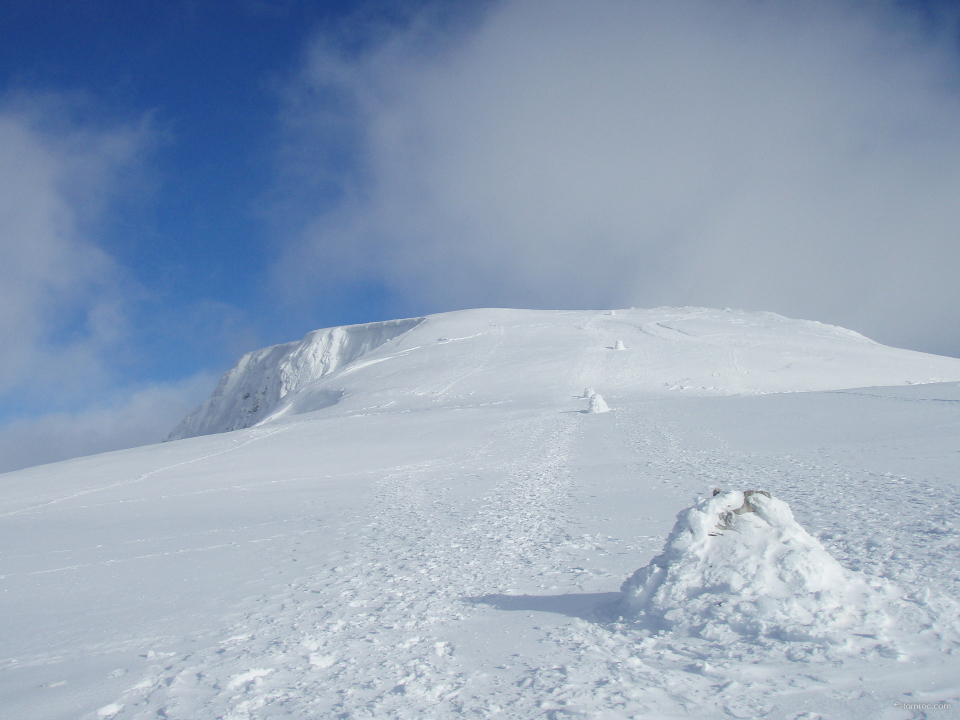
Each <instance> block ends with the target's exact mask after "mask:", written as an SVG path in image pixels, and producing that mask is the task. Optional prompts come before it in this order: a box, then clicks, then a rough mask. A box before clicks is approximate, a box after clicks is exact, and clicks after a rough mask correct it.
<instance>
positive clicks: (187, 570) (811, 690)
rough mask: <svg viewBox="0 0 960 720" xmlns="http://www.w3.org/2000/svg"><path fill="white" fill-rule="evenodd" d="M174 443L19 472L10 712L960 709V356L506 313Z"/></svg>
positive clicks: (758, 332)
mask: <svg viewBox="0 0 960 720" xmlns="http://www.w3.org/2000/svg"><path fill="white" fill-rule="evenodd" d="M235 428H239V429H235ZM231 429H233V431H232V432H224V431H226V430H231ZM171 437H172V438H179V439H176V440H175V441H172V442H167V443H163V444H160V445H154V446H148V447H143V448H136V449H132V450H125V451H121V452H115V453H107V454H103V455H98V456H92V457H87V458H81V459H77V460H72V461H68V462H63V463H57V464H53V465H47V466H41V467H36V468H31V469H27V470H22V471H18V472H14V473H7V474H4V475H0V590H2V592H0V617H2V628H0V708H2V711H0V716H2V717H4V718H6V717H11V718H43V719H47V718H50V719H53V718H58V719H59V718H73V719H76V718H84V719H87V718H90V719H93V718H117V719H118V720H119V719H121V718H122V719H127V718H142V719H147V718H150V719H156V718H168V719H170V720H174V719H183V720H188V719H189V720H204V719H207V718H232V719H235V720H240V719H247V718H281V717H290V718H411V719H412V718H452V717H473V718H517V719H519V718H556V719H559V718H575V717H584V718H598V719H605V720H606V719H609V720H612V719H614V718H617V719H619V718H679V717H685V718H730V717H738V718H754V717H769V718H778V719H781V718H786V719H799V718H804V719H806V720H813V719H815V718H823V719H826V718H889V719H890V720H899V719H905V718H919V717H929V718H939V717H943V718H947V717H955V716H956V713H957V709H958V708H960V604H958V601H957V598H960V531H958V512H960V510H958V508H960V483H958V477H957V475H958V468H960V360H956V359H952V358H943V357H936V356H930V355H924V354H921V353H915V352H910V351H906V350H898V349H893V348H888V347H884V346H882V345H878V344H877V343H874V342H872V341H870V340H868V339H866V338H863V337H862V336H860V335H857V334H856V333H853V332H850V331H848V330H844V329H842V328H837V327H831V326H828V325H822V324H819V323H813V322H805V321H797V320H789V319H786V318H783V317H780V316H777V315H773V314H769V313H744V312H736V311H720V310H703V309H690V308H686V309H671V308H661V309H656V310H618V311H616V312H615V313H611V312H545V311H519V310H474V311H464V312H458V313H447V314H443V315H435V316H429V317H426V318H415V319H411V320H405V321H394V322H392V323H373V324H370V325H362V326H351V327H346V328H332V329H328V330H322V331H317V332H315V333H311V334H310V335H308V336H307V337H306V338H304V340H303V341H301V342H298V343H290V344H287V345H280V346H276V347H275V348H268V349H265V350H261V351H258V352H256V353H251V354H249V355H247V356H245V357H244V358H243V359H241V361H240V362H239V363H238V365H237V366H236V367H235V368H234V369H233V370H231V371H230V372H229V373H227V374H226V375H225V376H224V378H223V380H222V381H221V383H220V385H219V386H218V388H217V390H216V391H215V392H214V394H213V395H212V396H211V398H210V399H209V400H208V401H207V402H206V403H204V405H202V406H201V407H200V408H198V409H197V410H196V411H195V412H194V413H192V414H191V415H190V416H188V417H187V418H186V419H185V420H184V422H183V423H182V424H181V425H180V426H179V427H178V428H176V429H175V430H174V432H173V433H172V435H171ZM715 489H719V490H720V492H719V493H717V494H716V495H714V490H715ZM747 490H763V491H766V492H767V493H769V497H768V496H767V495H764V494H760V493H753V494H750V495H749V496H746V495H744V491H747ZM947 705H949V706H950V707H946V706H947Z"/></svg>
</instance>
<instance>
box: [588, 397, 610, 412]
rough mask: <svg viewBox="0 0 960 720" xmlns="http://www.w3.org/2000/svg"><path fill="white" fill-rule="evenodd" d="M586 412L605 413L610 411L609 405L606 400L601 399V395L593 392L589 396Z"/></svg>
mask: <svg viewBox="0 0 960 720" xmlns="http://www.w3.org/2000/svg"><path fill="white" fill-rule="evenodd" d="M587 412H588V413H605V412H610V406H609V405H607V401H606V400H604V399H603V395H600V394H599V393H594V394H593V395H591V396H590V407H589V408H588V409H587Z"/></svg>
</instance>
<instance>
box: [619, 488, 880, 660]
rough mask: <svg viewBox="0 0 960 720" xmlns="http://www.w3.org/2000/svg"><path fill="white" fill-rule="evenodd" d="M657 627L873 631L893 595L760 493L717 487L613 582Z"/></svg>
mask: <svg viewBox="0 0 960 720" xmlns="http://www.w3.org/2000/svg"><path fill="white" fill-rule="evenodd" d="M621 592H622V595H623V598H622V602H621V605H622V607H623V608H624V610H625V612H626V613H627V614H628V615H633V616H635V617H637V618H638V619H639V620H640V621H642V622H643V623H644V624H646V625H648V626H649V627H650V628H651V629H655V630H670V631H673V632H678V633H680V634H684V635H693V636H698V637H701V638H703V639H705V640H711V641H716V642H730V641H733V640H737V639H756V638H770V639H776V640H787V641H814V642H816V641H826V642H829V643H831V644H848V643H849V642H850V641H851V640H852V639H853V638H854V637H856V639H857V640H858V641H861V642H862V641H863V640H864V639H867V640H868V641H869V640H871V639H873V640H878V639H880V638H881V636H882V634H883V631H884V628H885V627H886V626H887V625H889V623H890V620H889V617H888V615H887V612H886V610H885V607H886V605H887V603H888V602H889V600H890V599H892V597H894V596H895V595H896V592H895V590H894V589H893V587H892V586H891V585H889V584H888V583H885V582H882V581H880V580H871V581H868V580H867V579H866V578H865V577H864V576H862V575H860V574H858V573H854V572H851V571H848V570H846V569H845V568H844V567H842V566H841V565H840V563H838V562H837V561H836V560H835V559H834V558H833V557H832V556H831V555H830V554H829V553H828V552H827V551H826V550H825V549H824V548H823V546H822V545H821V544H820V542H819V541H818V540H817V539H816V538H814V537H812V536H811V535H810V534H809V533H808V532H807V531H806V530H804V529H803V527H801V526H800V524H799V523H798V522H797V521H796V519H794V517H793V513H792V512H791V511H790V507H789V506H788V505H787V503H785V502H783V501H782V500H778V499H777V498H774V497H770V496H769V494H768V493H764V492H757V491H747V492H745V493H744V492H719V493H717V494H715V495H714V497H712V498H710V499H708V500H702V501H701V502H699V503H698V504H697V505H695V506H694V507H692V508H689V509H687V510H685V511H683V512H681V513H680V515H679V516H678V518H677V522H676V524H675V525H674V528H673V530H672V532H671V533H670V535H669V537H668V538H667V541H666V545H665V547H664V549H663V552H662V553H661V554H660V555H658V556H657V557H655V558H654V559H653V560H652V561H651V562H650V564H649V565H647V566H646V567H644V568H641V569H639V570H637V571H636V572H635V573H634V574H633V575H632V576H631V577H630V578H629V579H628V580H627V581H626V582H625V583H624V584H623V587H622V588H621Z"/></svg>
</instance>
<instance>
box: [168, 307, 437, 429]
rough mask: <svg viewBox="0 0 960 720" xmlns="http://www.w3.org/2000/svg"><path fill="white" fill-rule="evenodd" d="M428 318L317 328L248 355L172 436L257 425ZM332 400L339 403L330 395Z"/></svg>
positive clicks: (222, 379) (224, 377) (228, 373)
mask: <svg viewBox="0 0 960 720" xmlns="http://www.w3.org/2000/svg"><path fill="white" fill-rule="evenodd" d="M422 321H423V318H411V319H408V320H391V321H388V322H377V323H368V324H365V325H348V326H345V327H335V328H327V329H325V330H315V331H314V332H311V333H309V334H308V335H307V336H306V337H305V338H303V340H301V341H299V342H292V343H286V344H283V345H274V346H273V347H268V348H264V349H262V350H255V351H253V352H250V353H247V354H246V355H244V356H243V357H242V358H240V361H239V362H237V364H236V365H235V366H234V367H233V369H232V370H230V371H229V372H227V373H225V374H224V376H223V377H222V378H221V379H220V383H219V384H218V385H217V389H216V390H214V392H213V395H211V396H210V397H209V398H208V399H207V400H206V402H204V403H203V404H202V405H201V406H200V407H198V408H197V409H196V410H194V411H193V412H191V413H190V414H189V415H187V417H185V418H184V419H183V422H181V423H180V424H179V425H178V426H177V427H176V429H174V431H173V432H171V433H170V435H169V437H168V438H167V439H168V440H181V439H183V438H188V437H196V436H198V435H210V434H213V433H219V432H227V431H230V430H238V429H240V428H246V427H250V426H252V425H256V424H257V423H258V422H259V421H261V420H263V419H264V418H265V417H267V416H268V415H269V414H270V413H271V412H272V411H273V410H274V409H276V407H277V405H278V404H279V403H280V402H281V401H282V400H283V399H284V398H286V397H287V396H288V395H290V394H292V393H295V392H296V391H297V390H299V389H300V388H302V387H303V386H305V385H306V384H308V383H310V382H313V381H314V380H318V379H320V378H322V377H324V376H325V375H328V374H330V373H332V372H334V371H335V370H339V369H341V368H343V367H345V366H346V365H349V364H350V363H352V362H353V361H355V360H357V359H358V358H360V357H362V356H363V355H365V354H366V353H368V352H370V351H371V350H375V349H376V348H378V347H380V346H381V345H383V344H385V343H387V342H389V341H391V340H393V339H394V338H396V337H398V336H400V335H403V334H404V333H405V332H407V331H408V330H410V329H411V328H414V327H416V326H417V325H419V324H420V323H421V322H422ZM330 400H331V404H332V403H333V402H336V397H335V396H334V395H331V396H330Z"/></svg>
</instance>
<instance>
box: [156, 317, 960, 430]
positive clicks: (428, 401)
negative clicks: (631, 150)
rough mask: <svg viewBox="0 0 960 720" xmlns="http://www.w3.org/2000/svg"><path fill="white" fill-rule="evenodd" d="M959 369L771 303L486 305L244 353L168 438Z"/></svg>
mask: <svg viewBox="0 0 960 720" xmlns="http://www.w3.org/2000/svg"><path fill="white" fill-rule="evenodd" d="M947 380H960V360H957V359H953V358H944V357H939V356H934V355H926V354H923V353H917V352H912V351H908V350H900V349H896V348H890V347H885V346H883V345H880V344H878V343H875V342H873V341H871V340H868V339H867V338H865V337H863V336H862V335H859V334H857V333H855V332H852V331H850V330H845V329H843V328H839V327H835V326H831V325H824V324H822V323H818V322H810V321H805V320H791V319H789V318H785V317H782V316H780V315H775V314H773V313H756V312H755V313H749V312H740V311H731V310H709V309H703V308H657V309H653V310H635V309H630V310H616V311H605V312H595V311H540V310H506V309H481V310H466V311H460V312H451V313H443V314H439V315H431V316H428V317H425V318H411V319H406V320H393V321H389V322H377V323H369V324H365V325H351V326H346V327H336V328H328V329H324V330H317V331H314V332H311V333H309V334H308V335H307V336H306V337H305V338H304V339H303V340H301V341H299V342H293V343H287V344H284V345H276V346H273V347H269V348H265V349H263V350H257V351H255V352H251V353H248V354H247V355H244V356H243V357H242V358H241V359H240V361H239V362H238V363H237V364H236V366H234V368H233V369H231V370H230V371H229V372H227V373H226V374H225V375H224V376H223V378H222V379H221V380H220V383H219V385H218V386H217V389H216V390H215V391H214V393H213V395H212V396H211V397H210V398H209V399H208V400H207V401H206V402H204V403H203V405H201V406H200V407H198V408H197V409H196V410H194V411H193V412H192V413H191V414H190V415H188V416H187V417H186V418H185V419H184V420H183V422H182V423H181V424H180V425H179V426H178V427H177V428H176V429H175V430H174V431H173V432H172V433H171V434H170V437H169V439H171V440H176V439H181V438H188V437H195V436H199V435H208V434H211V433H218V432H225V431H229V430H235V429H240V428H245V427H251V426H253V425H257V424H262V423H267V422H271V421H273V420H277V419H279V418H282V417H289V416H291V415H297V414H302V413H306V412H314V411H318V410H323V409H326V408H331V407H332V406H334V405H340V410H342V411H347V412H350V411H357V410H360V409H364V410H366V411H370V410H376V409H384V408H388V407H389V408H391V409H392V410H400V409H405V410H411V409H417V408H419V409H427V408H431V407H437V406H438V405H441V406H458V407H466V406H478V405H481V404H489V403H509V402H511V401H512V400H515V399H517V396H518V394H519V395H522V396H523V397H524V398H525V399H526V400H534V401H537V402H539V403H541V404H543V403H553V402H556V401H557V399H558V398H560V397H568V396H569V395H570V393H575V394H578V395H579V394H582V391H583V389H584V387H591V388H596V389H597V391H598V392H601V393H603V396H604V397H606V398H607V400H608V401H612V402H615V401H616V399H617V398H618V397H620V398H624V397H631V396H635V395H637V394H641V395H651V394H657V395H659V394H664V393H676V392H683V393H685V394H699V395H732V394H757V393H770V392H800V391H813V390H836V389H841V388H850V387H863V386H869V385H905V384H915V383H929V382H938V381H947Z"/></svg>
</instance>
